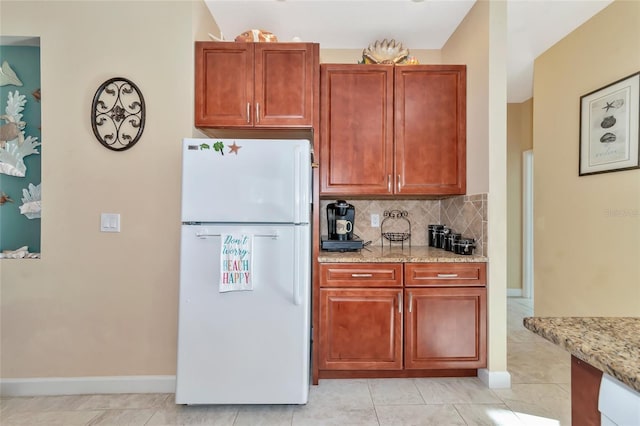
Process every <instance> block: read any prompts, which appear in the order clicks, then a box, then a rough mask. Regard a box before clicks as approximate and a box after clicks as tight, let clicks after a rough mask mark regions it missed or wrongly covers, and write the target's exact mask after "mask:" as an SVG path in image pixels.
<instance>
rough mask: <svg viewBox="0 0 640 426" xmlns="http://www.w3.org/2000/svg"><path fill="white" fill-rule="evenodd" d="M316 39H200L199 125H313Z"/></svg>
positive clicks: (197, 73) (197, 101)
mask: <svg viewBox="0 0 640 426" xmlns="http://www.w3.org/2000/svg"><path fill="white" fill-rule="evenodd" d="M318 61H319V48H318V44H316V43H242V42H239V43H231V42H230V43H219V42H196V68H195V81H196V84H195V90H196V92H195V100H196V102H195V125H196V127H244V128H248V127H251V128H254V127H261V128H291V127H294V128H301V127H313V114H314V105H315V104H317V103H318V87H319V81H318V72H317V69H318Z"/></svg>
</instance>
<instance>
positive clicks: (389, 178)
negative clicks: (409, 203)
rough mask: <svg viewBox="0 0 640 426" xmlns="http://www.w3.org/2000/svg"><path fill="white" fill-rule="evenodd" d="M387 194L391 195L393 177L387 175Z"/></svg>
mask: <svg viewBox="0 0 640 426" xmlns="http://www.w3.org/2000/svg"><path fill="white" fill-rule="evenodd" d="M387 192H389V193H391V175H387Z"/></svg>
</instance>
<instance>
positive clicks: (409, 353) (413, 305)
mask: <svg viewBox="0 0 640 426" xmlns="http://www.w3.org/2000/svg"><path fill="white" fill-rule="evenodd" d="M486 297H487V296H486V289H485V288H478V287H472V288H467V287H465V288H411V289H405V298H406V301H407V302H406V303H407V309H406V314H405V336H404V368H410V369H432V368H437V369H449V368H480V367H484V366H485V365H486V352H487V348H486V341H487V338H486V335H487V326H486V323H487V321H486V317H487V314H486V306H487V300H486Z"/></svg>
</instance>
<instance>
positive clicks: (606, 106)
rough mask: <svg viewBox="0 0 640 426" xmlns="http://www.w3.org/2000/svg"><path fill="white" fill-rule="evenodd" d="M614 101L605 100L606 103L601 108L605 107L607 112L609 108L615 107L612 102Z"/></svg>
mask: <svg viewBox="0 0 640 426" xmlns="http://www.w3.org/2000/svg"><path fill="white" fill-rule="evenodd" d="M614 102H615V101H614ZM614 102H607V104H606V105H605V106H603V107H602V109H606V110H607V112H609V110H610V109H611V108H615V106H613V103H614Z"/></svg>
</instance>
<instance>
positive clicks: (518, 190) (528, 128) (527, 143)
mask: <svg viewBox="0 0 640 426" xmlns="http://www.w3.org/2000/svg"><path fill="white" fill-rule="evenodd" d="M532 148H533V99H529V100H528V101H525V102H522V103H519V104H508V105H507V235H508V238H507V288H509V289H520V290H521V289H522V153H523V152H525V151H527V150H530V149H532Z"/></svg>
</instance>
